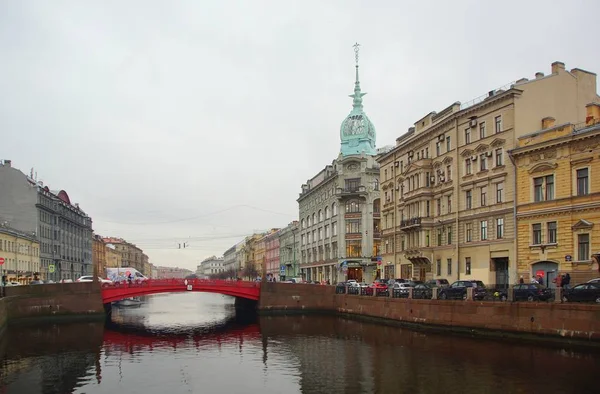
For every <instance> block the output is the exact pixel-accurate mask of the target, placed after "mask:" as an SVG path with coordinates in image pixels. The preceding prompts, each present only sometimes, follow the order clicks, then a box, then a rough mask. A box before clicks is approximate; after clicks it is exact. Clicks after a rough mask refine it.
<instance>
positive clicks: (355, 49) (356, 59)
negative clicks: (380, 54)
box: [352, 42, 360, 66]
mask: <svg viewBox="0 0 600 394" xmlns="http://www.w3.org/2000/svg"><path fill="white" fill-rule="evenodd" d="M352 47H354V60H355V61H356V65H357V66H358V52H359V51H360V44H359V43H358V42H357V43H356V44H354V45H352Z"/></svg>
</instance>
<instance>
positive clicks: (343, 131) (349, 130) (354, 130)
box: [340, 43, 376, 156]
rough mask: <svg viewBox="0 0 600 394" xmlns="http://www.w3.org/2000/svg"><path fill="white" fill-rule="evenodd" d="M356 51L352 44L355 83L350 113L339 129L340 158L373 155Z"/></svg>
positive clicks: (373, 137) (369, 123)
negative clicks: (354, 62) (354, 61)
mask: <svg viewBox="0 0 600 394" xmlns="http://www.w3.org/2000/svg"><path fill="white" fill-rule="evenodd" d="M358 49H359V44H358V43H356V44H354V57H355V60H356V82H354V94H351V95H350V97H352V98H353V102H352V111H350V114H349V115H348V116H347V117H346V119H344V121H343V122H342V126H341V128H340V139H341V142H342V143H341V148H340V153H341V154H342V156H351V155H360V154H362V153H363V152H364V153H365V154H366V155H375V154H376V149H375V126H373V123H371V120H370V119H369V118H368V117H367V114H365V112H364V111H363V105H362V97H363V96H364V95H365V94H366V93H362V92H361V91H360V81H359V79H358Z"/></svg>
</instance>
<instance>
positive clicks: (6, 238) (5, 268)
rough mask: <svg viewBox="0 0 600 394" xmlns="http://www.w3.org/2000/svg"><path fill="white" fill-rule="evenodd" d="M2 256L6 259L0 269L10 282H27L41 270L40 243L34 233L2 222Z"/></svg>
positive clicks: (0, 231) (0, 224)
mask: <svg viewBox="0 0 600 394" xmlns="http://www.w3.org/2000/svg"><path fill="white" fill-rule="evenodd" d="M0 258H3V259H4V264H3V265H2V266H0V267H1V268H0V270H1V271H2V273H3V275H6V276H7V280H8V281H9V282H18V283H21V284H27V283H29V282H30V281H31V280H32V279H33V278H34V274H35V273H38V272H39V271H40V243H39V241H38V240H37V238H36V237H35V236H34V235H33V233H29V234H28V233H24V232H21V231H18V230H15V229H12V228H10V227H6V226H3V225H2V223H0ZM40 279H45V278H43V277H42V278H40Z"/></svg>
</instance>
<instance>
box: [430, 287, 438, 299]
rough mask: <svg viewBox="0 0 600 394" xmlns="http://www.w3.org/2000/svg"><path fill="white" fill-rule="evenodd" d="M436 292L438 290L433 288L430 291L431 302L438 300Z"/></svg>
mask: <svg viewBox="0 0 600 394" xmlns="http://www.w3.org/2000/svg"><path fill="white" fill-rule="evenodd" d="M438 290H439V288H437V287H434V288H433V289H432V291H431V299H432V300H437V299H438Z"/></svg>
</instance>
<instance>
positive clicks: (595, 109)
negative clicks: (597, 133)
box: [585, 103, 600, 126]
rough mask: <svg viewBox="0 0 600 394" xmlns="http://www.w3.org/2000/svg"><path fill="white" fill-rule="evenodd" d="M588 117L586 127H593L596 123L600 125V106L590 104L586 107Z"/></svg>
mask: <svg viewBox="0 0 600 394" xmlns="http://www.w3.org/2000/svg"><path fill="white" fill-rule="evenodd" d="M585 110H586V116H585V125H586V126H591V125H594V124H596V123H600V104H598V103H590V104H588V105H586V106H585Z"/></svg>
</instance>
